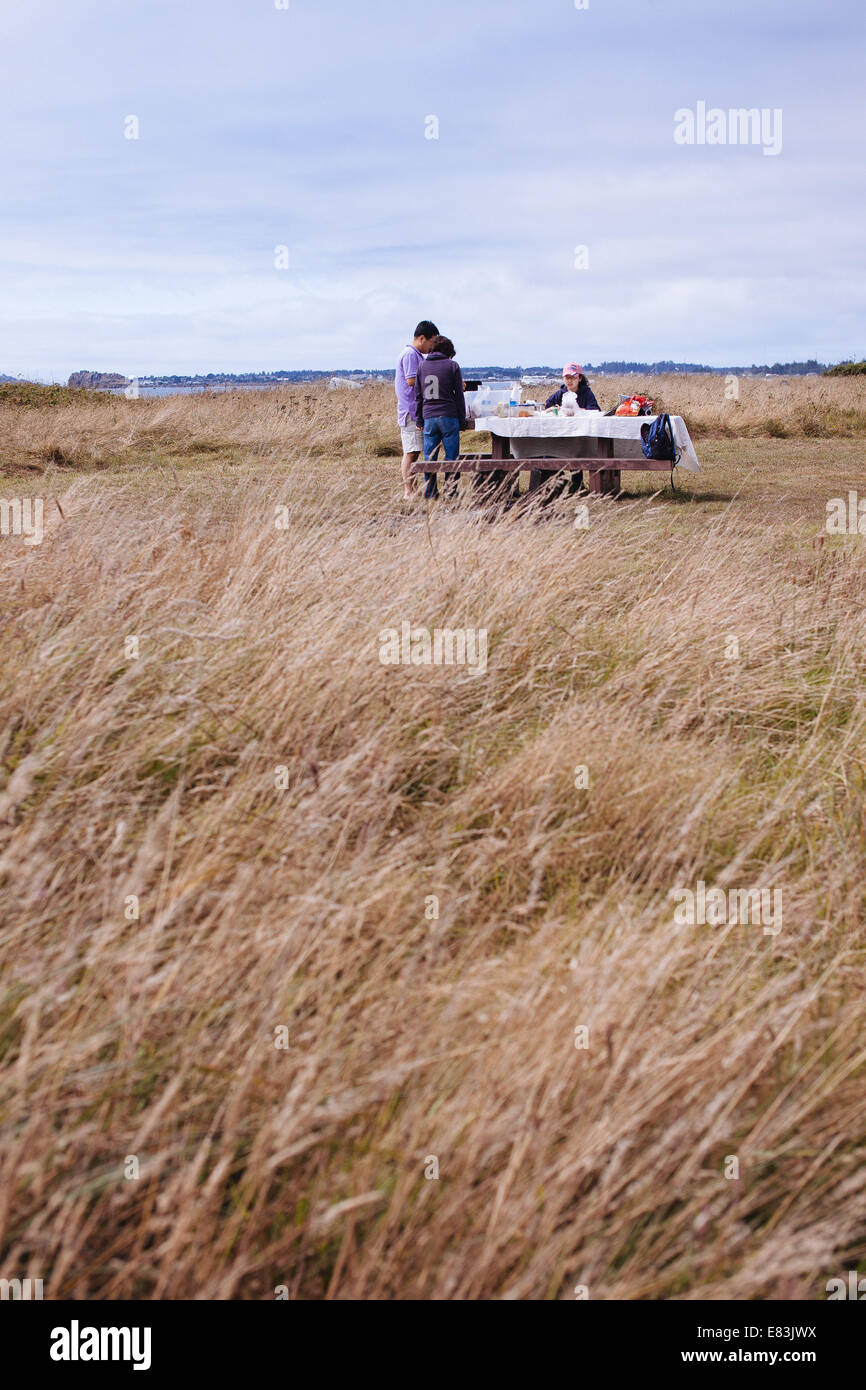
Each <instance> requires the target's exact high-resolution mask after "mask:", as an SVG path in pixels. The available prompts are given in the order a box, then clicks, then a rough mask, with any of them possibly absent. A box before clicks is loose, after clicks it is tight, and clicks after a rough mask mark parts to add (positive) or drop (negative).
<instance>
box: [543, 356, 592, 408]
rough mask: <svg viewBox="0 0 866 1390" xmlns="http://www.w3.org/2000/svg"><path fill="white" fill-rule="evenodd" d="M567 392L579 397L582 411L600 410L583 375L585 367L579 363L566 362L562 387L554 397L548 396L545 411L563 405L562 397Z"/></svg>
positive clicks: (578, 401)
mask: <svg viewBox="0 0 866 1390" xmlns="http://www.w3.org/2000/svg"><path fill="white" fill-rule="evenodd" d="M566 391H573V392H574V394H575V395H576V396H577V404H578V406H579V408H580V409H581V410H600V409H601V406H600V405H599V403H598V401H597V400H596V399H595V396H594V395H593V394H592V389H591V387H590V384H589V382H588V381H587V379H586V377H585V376H584V374H583V367H582V366H581V365H580V363H579V362H566V364H565V366H564V367H563V369H562V385H561V386H560V387H559V389H558V390H557V391H554V393H553V395H552V396H548V398H547V400H546V401H545V402H544V408H545V410H549V409H550V407H551V406H552V405H562V397H563V395H564V394H565V392H566Z"/></svg>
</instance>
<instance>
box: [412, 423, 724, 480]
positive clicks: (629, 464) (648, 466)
mask: <svg viewBox="0 0 866 1390" xmlns="http://www.w3.org/2000/svg"><path fill="white" fill-rule="evenodd" d="M590 414H591V415H594V416H595V417H596V418H595V420H593V421H592V422H591V424H592V426H593V435H592V437H594V438H595V441H596V448H597V450H598V452H597V454H595V455H591V456H589V457H586V456H583V457H581V456H577V455H576V456H574V457H571V458H568V457H562V456H560V455H550V456H547V457H545V456H544V455H539V456H525V457H523V458H515V457H514V456H513V454H512V452H511V441H510V439H509V438H508V437H507V436H506V435H505V434H497V433H496V425H497V423H498V422H497V421H496V420H493V419H486V418H485V419H480V420H476V421H475V422H474V424H475V428H476V429H482V430H483V429H485V428H487V429H490V440H491V452H490V453H489V454H480V453H478V454H476V453H471V454H470V453H460V454H458V455H457V457H456V459H419V460H418V462H417V463H415V464H413V465H412V469H411V472H412V473H475V474H477V475H478V477H477V478H476V480H475V481H476V486H477V487H481V488H483V489H485V490H490V491H496V492H497V493H501V494H504V495H506V496H510V497H514V496H516V494H517V491H518V488H519V485H520V483H519V479H520V474H521V472H524V471H528V472H529V474H530V482H529V490H530V492H534V491H535V489H536V488H537V487H539V486H541V484H542V483H543V482H544V474H545V473H559V472H566V473H586V474H587V477H588V483H589V490H590V492H592V493H596V494H597V495H599V496H603V497H614V496H616V494H617V493H618V492H619V491H620V490H621V474H622V472H623V471H637V472H651V473H670V474H671V476H672V477H673V466H672V465H671V463H670V462H668V461H666V460H664V459H648V458H646V457H645V456H644V455H643V454H641V455H640V456H639V457H637V456H635V457H632V456H629V457H627V458H626V457H620V456H618V455H615V454H614V447H613V446H614V438H615V437H621V436H619V435H617V436H613V435H611V436H605V435H603V434H599V433H596V432H595V431H596V430H597V429H598V428H601V426H600V421H601V420H602V419H610V418H611V417H610V416H599V415H598V414H597V412H595V411H592V412H590V411H587V412H583V413H582V416H581V417H580V418H581V419H582V422H583V428H586V429H587V431H589V428H590V426H589V424H588V423H587V421H586V416H587V415H590ZM676 418H677V419H679V417H676ZM516 423H517V421H516V420H515V421H509V420H507V419H503V420H502V422H501V425H502V426H503V427H505V426H508V425H510V424H516ZM520 423H521V424H522V423H523V421H521V422H520ZM645 423H648V421H647V419H646V418H644V419H641V420H640V421H639V424H645ZM491 426H493V428H490V427H491ZM569 428H570V429H572V428H573V429H574V431H575V432H576V431H577V430H578V429H579V428H581V425H579V424H578V421H577V420H576V419H575V420H573V422H571V421H570V422H569ZM683 433H684V436H685V439H686V440H687V441H688V446H689V449H690V451H691V455H692V457H693V458H694V463H692V462H691V459H689V460H686V459H685V458H684V460H683V463H684V466H685V467H687V468H696V469H697V471H700V465H699V464H698V462H697V458H696V457H695V456H694V450H693V449H691V440H689V439H688V433H687V431H685V426H683ZM529 437H532V438H536V439H539V440H543V438H544V437H545V436H544V435H532V436H529ZM559 437H560V438H562V437H563V436H562V435H560V436H559ZM576 442H578V441H576Z"/></svg>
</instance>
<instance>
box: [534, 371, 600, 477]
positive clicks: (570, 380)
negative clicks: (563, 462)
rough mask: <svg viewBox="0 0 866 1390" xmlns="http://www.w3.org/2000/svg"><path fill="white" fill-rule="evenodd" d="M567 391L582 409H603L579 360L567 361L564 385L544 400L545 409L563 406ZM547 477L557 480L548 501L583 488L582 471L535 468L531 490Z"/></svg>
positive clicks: (563, 377)
mask: <svg viewBox="0 0 866 1390" xmlns="http://www.w3.org/2000/svg"><path fill="white" fill-rule="evenodd" d="M566 391H573V392H574V394H575V395H576V396H577V404H578V408H579V409H580V410H601V406H600V405H599V403H598V401H597V400H596V399H595V396H594V395H593V392H592V387H591V386H590V384H589V382H588V381H587V379H586V377H585V376H584V375H583V368H582V367H581V365H580V363H579V362H566V364H565V366H564V367H563V369H562V385H561V386H560V387H559V389H558V390H556V391H554V392H553V394H552V395H550V396H548V398H547V400H546V401H545V402H544V408H545V410H550V409H551V408H552V407H553V406H555V405H558V406H561V405H562V398H563V396H564V395H565V393H566ZM545 478H550V479H551V481H552V482H553V479H555V480H556V481H555V482H553V486H552V487H551V488H550V489H549V491H548V494H547V496H546V498H545V501H546V502H550V501H552V500H553V498H554V497H558V496H560V495H561V494H562V493H563V492H568V493H574V492H580V491H581V489H582V488H583V474H582V473H572V474H571V476H570V478H569V475H568V473H566V472H565V470H563V471H562V472H560V473H553V474H551V473H547V472H546V471H544V470H543V469H541V468H535V469H533V470H532V472H531V473H530V475H529V491H530V492H534V491H535V489H536V488H537V487H541V485H542V483H543V482H544V480H545Z"/></svg>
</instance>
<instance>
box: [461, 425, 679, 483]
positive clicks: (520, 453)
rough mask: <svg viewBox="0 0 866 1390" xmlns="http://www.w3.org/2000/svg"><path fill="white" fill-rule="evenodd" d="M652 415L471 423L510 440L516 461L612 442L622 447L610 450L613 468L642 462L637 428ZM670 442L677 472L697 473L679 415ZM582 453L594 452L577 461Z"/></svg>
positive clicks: (569, 453) (570, 453)
mask: <svg viewBox="0 0 866 1390" xmlns="http://www.w3.org/2000/svg"><path fill="white" fill-rule="evenodd" d="M655 418H656V417H655V416H654V415H603V414H602V413H601V411H599V410H581V411H579V412H578V413H577V415H533V416H530V417H529V418H528V419H523V420H520V419H514V420H501V419H500V418H499V416H497V415H487V416H481V417H480V418H479V419H478V420H476V421H475V428H476V430H489V431H490V432H491V434H498V435H499V436H500V438H502V439H510V440H511V452H512V454H513V455H514V457H515V458H517V459H524V458H525V459H532V458H540V457H541V456H542V455H543V454H552V455H554V456H555V457H556V456H558V457H561V458H572V457H574V456H575V445H574V440H575V439H598V438H602V439H616V440H621V441H622V443H620V444H617V445H615V446H614V458H613V460H612V462H611V464H610V467H611V468H615V467H616V460H617V459H627V458H643V453H642V451H641V447H640V429H641V425H650V424H652V422H653V420H654V419H655ZM671 425H672V426H673V431H674V441H675V443H676V446H677V448H678V449H679V450H680V454H681V457H680V462H679V466H680V468H687V469H689V471H690V472H692V473H700V471H701V465H700V464H699V463H698V456H697V454H696V453H695V448H694V445H693V444H692V441H691V439H690V438H689V432H688V430H687V429H686V424H685V421H684V419H683V417H682V416H681V415H672V416H671ZM584 452H585V453H586V456H587V457H589V456H590V455H591V454H592V453H594V452H595V446H593V448H592V449H586V450H585V451H584V449H583V448H582V447H581V449H580V451H579V453H578V457H581V456H583V454H584Z"/></svg>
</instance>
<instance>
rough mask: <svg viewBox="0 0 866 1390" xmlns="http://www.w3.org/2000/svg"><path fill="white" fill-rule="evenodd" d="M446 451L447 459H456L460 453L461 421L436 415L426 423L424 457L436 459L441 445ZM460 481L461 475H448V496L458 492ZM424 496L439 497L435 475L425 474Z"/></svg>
mask: <svg viewBox="0 0 866 1390" xmlns="http://www.w3.org/2000/svg"><path fill="white" fill-rule="evenodd" d="M440 444H441V445H442V448H443V449H444V450H445V458H446V460H448V459H456V457H457V455H458V454H459V453H460V421H459V420H458V419H457V417H456V415H455V416H453V417H452V416H450V415H434V416H433V417H432V419H430V420H425V421H424V457H425V459H432V458H435V456H436V453H437V451H438V449H439V445H440ZM459 479H460V474H459V473H446V474H445V481H446V483H447V484H448V495H449V496H453V495H454V494H455V493H456V491H457V483H458V481H459ZM424 483H425V487H424V496H425V497H432V498H435V497H438V496H439V488H438V485H437V482H436V474H435V473H425V474H424Z"/></svg>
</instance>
